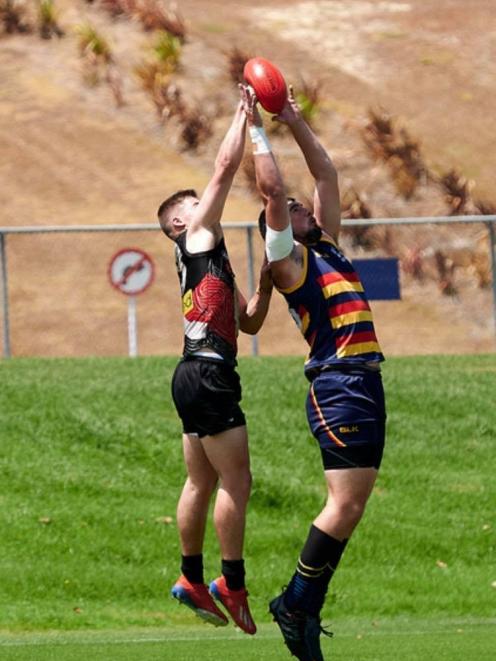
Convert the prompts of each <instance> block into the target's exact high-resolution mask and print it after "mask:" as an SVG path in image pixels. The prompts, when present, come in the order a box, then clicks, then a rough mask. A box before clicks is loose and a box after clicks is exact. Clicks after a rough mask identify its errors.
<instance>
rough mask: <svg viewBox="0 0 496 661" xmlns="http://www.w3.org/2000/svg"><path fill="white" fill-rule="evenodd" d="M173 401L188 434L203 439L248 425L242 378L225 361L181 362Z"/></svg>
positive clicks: (194, 360)
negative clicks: (241, 406)
mask: <svg viewBox="0 0 496 661" xmlns="http://www.w3.org/2000/svg"><path fill="white" fill-rule="evenodd" d="M172 398H173V400H174V404H175V405H176V409H177V412H178V414H179V417H180V418H181V421H182V423H183V431H184V433H185V434H198V436H199V437H200V438H201V437H202V436H213V435H215V434H220V433H221V432H223V431H227V430H228V429H233V428H234V427H240V426H242V425H245V424H246V420H245V416H244V414H243V411H242V410H241V408H240V406H239V402H240V401H241V384H240V380H239V375H238V374H237V372H236V371H235V369H234V367H233V366H232V365H229V364H227V363H225V362H224V361H221V360H215V359H208V358H207V359H203V358H194V359H190V360H188V359H186V360H181V361H180V362H179V363H178V365H177V367H176V370H175V372H174V376H173V377H172Z"/></svg>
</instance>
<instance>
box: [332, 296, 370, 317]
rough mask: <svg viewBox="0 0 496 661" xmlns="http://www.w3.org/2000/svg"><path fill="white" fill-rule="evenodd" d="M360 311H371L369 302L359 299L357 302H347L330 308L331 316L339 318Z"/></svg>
mask: <svg viewBox="0 0 496 661" xmlns="http://www.w3.org/2000/svg"><path fill="white" fill-rule="evenodd" d="M358 310H370V306H369V304H368V303H367V301H364V300H363V299H357V300H355V301H346V302H345V303H338V304H337V305H331V306H330V307H329V316H330V317H339V316H340V315H342V314H347V313H348V312H357V311H358Z"/></svg>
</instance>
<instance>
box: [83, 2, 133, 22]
mask: <svg viewBox="0 0 496 661" xmlns="http://www.w3.org/2000/svg"><path fill="white" fill-rule="evenodd" d="M87 1H88V2H90V0H87ZM99 4H100V6H101V7H102V9H104V10H105V11H106V12H107V14H110V16H112V18H117V17H118V16H132V15H133V13H134V11H135V7H136V0H100V2H99Z"/></svg>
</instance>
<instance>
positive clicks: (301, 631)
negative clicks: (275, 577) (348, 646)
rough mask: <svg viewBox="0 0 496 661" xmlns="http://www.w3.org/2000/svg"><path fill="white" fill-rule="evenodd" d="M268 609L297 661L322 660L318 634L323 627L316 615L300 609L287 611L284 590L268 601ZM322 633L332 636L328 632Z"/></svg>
mask: <svg viewBox="0 0 496 661" xmlns="http://www.w3.org/2000/svg"><path fill="white" fill-rule="evenodd" d="M269 610H270V612H271V613H272V615H273V617H274V620H275V621H276V622H277V624H278V625H279V629H280V630H281V633H282V635H283V638H284V642H285V643H286V645H287V647H288V649H289V651H290V652H291V654H292V655H293V656H295V657H296V658H297V659H299V661H324V657H323V656H322V651H321V649H320V634H321V632H322V631H323V629H322V627H321V626H320V620H319V618H318V617H315V616H313V615H309V614H308V613H303V612H302V611H294V612H290V611H288V609H287V608H286V606H285V605H284V592H283V593H282V594H280V595H279V596H278V597H276V598H275V599H273V600H272V601H271V602H270V604H269ZM324 633H325V634H326V635H328V636H332V634H331V633H330V632H327V631H324Z"/></svg>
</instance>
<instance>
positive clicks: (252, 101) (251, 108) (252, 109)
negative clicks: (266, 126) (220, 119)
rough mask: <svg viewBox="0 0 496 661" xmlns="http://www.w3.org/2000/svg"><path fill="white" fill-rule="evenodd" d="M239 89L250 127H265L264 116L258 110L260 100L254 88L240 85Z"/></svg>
mask: <svg viewBox="0 0 496 661" xmlns="http://www.w3.org/2000/svg"><path fill="white" fill-rule="evenodd" d="M238 88H239V93H240V96H241V103H242V104H243V110H244V111H245V113H246V117H247V118H248V125H249V126H263V121H262V116H261V115H260V112H259V110H258V108H257V103H258V99H257V97H256V95H255V91H254V89H253V87H250V85H243V83H239V85H238Z"/></svg>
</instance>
